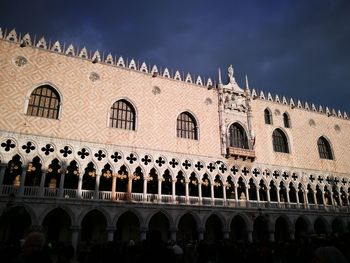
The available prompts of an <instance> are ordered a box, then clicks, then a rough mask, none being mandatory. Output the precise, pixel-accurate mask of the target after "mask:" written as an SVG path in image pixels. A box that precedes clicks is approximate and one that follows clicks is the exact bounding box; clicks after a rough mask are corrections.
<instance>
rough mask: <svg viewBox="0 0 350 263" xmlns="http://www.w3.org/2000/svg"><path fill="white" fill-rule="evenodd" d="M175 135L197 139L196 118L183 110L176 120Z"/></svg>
mask: <svg viewBox="0 0 350 263" xmlns="http://www.w3.org/2000/svg"><path fill="white" fill-rule="evenodd" d="M176 131H177V137H180V138H186V139H192V140H198V127H197V122H196V119H195V118H194V117H193V116H192V115H191V114H190V113H188V112H183V113H181V114H180V115H179V116H178V117H177V121H176Z"/></svg>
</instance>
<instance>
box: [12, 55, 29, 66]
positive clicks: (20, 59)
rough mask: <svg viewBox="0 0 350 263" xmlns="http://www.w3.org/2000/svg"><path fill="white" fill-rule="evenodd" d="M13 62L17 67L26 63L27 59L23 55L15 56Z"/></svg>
mask: <svg viewBox="0 0 350 263" xmlns="http://www.w3.org/2000/svg"><path fill="white" fill-rule="evenodd" d="M13 63H15V65H16V66H17V67H23V66H24V65H25V64H27V63H28V60H27V59H26V58H25V57H23V56H17V57H16V58H15V59H14V60H13Z"/></svg>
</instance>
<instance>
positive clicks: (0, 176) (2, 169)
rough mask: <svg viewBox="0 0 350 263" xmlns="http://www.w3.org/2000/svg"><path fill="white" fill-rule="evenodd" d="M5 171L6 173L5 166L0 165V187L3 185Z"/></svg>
mask: <svg viewBox="0 0 350 263" xmlns="http://www.w3.org/2000/svg"><path fill="white" fill-rule="evenodd" d="M5 171H6V165H5V164H3V163H0V185H3V182H4V176H5Z"/></svg>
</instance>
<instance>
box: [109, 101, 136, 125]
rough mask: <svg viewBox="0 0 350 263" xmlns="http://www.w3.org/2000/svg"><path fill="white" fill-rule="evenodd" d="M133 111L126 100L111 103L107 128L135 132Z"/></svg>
mask: <svg viewBox="0 0 350 263" xmlns="http://www.w3.org/2000/svg"><path fill="white" fill-rule="evenodd" d="M135 115H136V114H135V109H134V107H133V106H132V105H131V104H130V103H129V102H128V101H126V100H118V101H116V102H114V103H113V105H112V107H111V111H110V117H109V127H112V128H120V129H125V130H132V131H134V130H135V119H136V118H135Z"/></svg>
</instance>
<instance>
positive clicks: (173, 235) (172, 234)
mask: <svg viewBox="0 0 350 263" xmlns="http://www.w3.org/2000/svg"><path fill="white" fill-rule="evenodd" d="M169 232H170V240H174V241H176V233H177V228H176V227H171V228H170V229H169Z"/></svg>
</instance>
